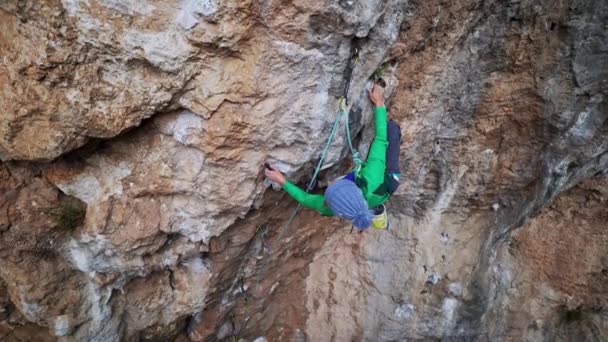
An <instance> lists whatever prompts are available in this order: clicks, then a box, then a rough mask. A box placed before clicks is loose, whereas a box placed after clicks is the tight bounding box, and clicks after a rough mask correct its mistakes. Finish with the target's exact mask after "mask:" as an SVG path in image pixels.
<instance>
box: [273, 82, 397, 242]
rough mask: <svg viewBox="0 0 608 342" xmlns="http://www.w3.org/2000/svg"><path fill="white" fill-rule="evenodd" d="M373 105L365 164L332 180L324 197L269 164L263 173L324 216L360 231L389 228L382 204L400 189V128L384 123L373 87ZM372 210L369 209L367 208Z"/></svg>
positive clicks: (379, 92)
mask: <svg viewBox="0 0 608 342" xmlns="http://www.w3.org/2000/svg"><path fill="white" fill-rule="evenodd" d="M368 93H369V98H370V100H371V102H372V103H373V105H374V112H375V124H376V133H375V136H374V140H373V141H372V145H371V147H370V150H369V155H368V158H367V161H366V162H365V163H364V164H363V166H362V167H361V169H360V170H359V172H355V171H351V172H350V173H348V174H347V175H345V176H343V177H340V178H338V179H337V180H334V181H333V182H331V183H330V184H329V186H328V187H327V189H326V190H325V195H315V194H309V193H307V192H305V191H304V190H302V189H300V188H299V187H298V186H296V185H295V184H293V183H291V182H290V181H288V180H287V179H286V178H285V176H284V175H283V174H282V173H281V172H280V171H279V170H277V168H276V167H274V166H272V165H270V166H269V167H267V168H266V170H265V174H266V177H268V178H269V179H270V180H272V181H273V182H276V183H278V184H279V185H281V187H282V188H283V190H285V191H286V192H287V193H288V194H289V195H290V196H291V197H292V198H293V199H295V200H296V201H298V202H299V203H301V204H302V205H303V206H305V207H308V208H311V209H314V210H316V211H318V212H319V213H321V214H322V215H325V216H334V215H336V216H339V217H341V218H344V219H347V220H349V221H352V223H353V225H354V226H355V227H357V228H358V229H359V230H364V229H367V228H369V226H370V225H371V226H372V227H374V228H376V229H387V228H388V216H387V213H386V206H385V205H384V203H385V202H386V201H387V200H388V199H389V197H390V196H391V195H392V194H393V193H394V192H395V190H397V187H398V186H399V177H400V173H399V148H400V143H401V128H400V127H399V125H398V124H397V123H395V122H394V121H392V120H391V121H389V122H388V124H387V113H386V107H385V106H384V89H383V88H382V87H380V86H379V85H377V84H374V86H373V87H372V89H370V90H369V91H368ZM370 208H371V209H370Z"/></svg>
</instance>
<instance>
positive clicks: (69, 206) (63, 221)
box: [48, 200, 85, 229]
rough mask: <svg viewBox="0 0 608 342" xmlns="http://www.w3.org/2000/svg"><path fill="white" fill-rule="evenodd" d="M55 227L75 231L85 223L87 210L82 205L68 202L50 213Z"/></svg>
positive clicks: (64, 202)
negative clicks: (74, 229)
mask: <svg viewBox="0 0 608 342" xmlns="http://www.w3.org/2000/svg"><path fill="white" fill-rule="evenodd" d="M48 214H49V215H50V216H51V218H52V220H53V222H54V223H55V225H57V226H58V227H60V228H62V229H73V228H76V227H77V226H78V225H80V224H82V222H83V221H84V215H85V208H84V206H83V205H81V204H80V203H75V201H71V200H66V201H63V202H61V204H59V206H58V207H56V208H53V209H51V210H49V211H48Z"/></svg>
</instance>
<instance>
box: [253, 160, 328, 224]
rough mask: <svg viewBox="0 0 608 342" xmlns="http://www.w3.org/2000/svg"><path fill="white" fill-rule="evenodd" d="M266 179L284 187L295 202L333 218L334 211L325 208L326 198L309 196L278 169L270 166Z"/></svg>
mask: <svg viewBox="0 0 608 342" xmlns="http://www.w3.org/2000/svg"><path fill="white" fill-rule="evenodd" d="M264 173H265V174H266V177H268V178H269V179H270V180H271V181H273V182H276V183H278V184H279V185H281V186H282V187H283V190H285V192H287V193H288V194H289V196H291V197H292V198H293V199H294V200H296V201H298V202H299V203H300V204H302V205H303V206H305V207H308V208H310V209H314V210H316V211H318V212H319V213H321V214H322V215H326V216H332V215H333V213H332V211H331V210H330V209H329V208H328V207H327V206H325V197H323V196H322V195H313V194H309V193H307V192H306V191H304V190H302V189H300V188H299V187H298V186H297V185H295V184H293V183H291V182H290V181H288V180H287V179H285V176H284V175H283V174H282V173H281V172H280V171H278V170H277V169H276V168H274V167H272V166H269V167H267V168H266V170H265V171H264Z"/></svg>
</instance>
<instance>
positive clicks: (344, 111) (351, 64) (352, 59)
mask: <svg viewBox="0 0 608 342" xmlns="http://www.w3.org/2000/svg"><path fill="white" fill-rule="evenodd" d="M358 61H359V48H358V47H357V46H356V44H353V45H352V46H351V53H350V56H349V61H348V65H347V66H346V81H345V84H344V92H343V95H342V97H340V100H339V101H338V112H337V113H336V119H335V120H334V123H333V125H332V128H331V131H330V132H329V137H328V138H327V142H326V143H325V147H324V148H323V152H322V153H321V158H320V159H319V162H318V163H317V166H316V167H315V172H314V173H313V176H312V178H311V179H310V181H309V182H308V186H307V187H306V192H310V191H311V190H312V189H313V188H314V186H315V184H316V181H317V177H318V176H319V172H320V171H321V168H322V167H323V163H324V162H325V157H327V153H328V152H329V147H330V146H331V142H332V141H333V139H334V136H335V135H336V132H337V130H338V126H339V124H340V119H341V118H344V126H345V129H346V140H347V141H348V148H349V150H350V153H351V155H352V158H353V161H354V162H355V169H354V171H355V173H357V174H358V173H359V171H360V170H361V166H362V165H363V161H361V158H360V157H359V152H358V151H357V150H356V149H355V148H354V146H353V142H352V138H351V134H350V125H349V119H350V115H349V110H348V108H347V107H348V91H349V89H350V82H351V79H352V73H353V70H354V68H355V65H356V64H357V63H358ZM301 208H302V205H301V204H300V203H298V205H297V206H296V208H295V209H294V211H293V212H292V213H291V216H290V217H289V219H288V220H287V222H286V223H285V225H283V227H282V228H281V230H280V232H279V236H278V239H277V241H279V242H280V241H281V240H282V238H283V235H284V234H285V232H286V231H287V229H288V228H289V226H290V225H291V223H292V222H293V220H294V219H295V218H296V215H297V214H298V212H299V211H300V209H301ZM265 273H266V259H264V263H263V265H262V270H261V272H260V273H258V277H257V280H256V290H257V289H259V285H260V280H261V277H262V276H263V275H264V274H265Z"/></svg>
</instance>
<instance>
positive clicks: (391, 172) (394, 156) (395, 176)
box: [386, 120, 401, 194]
mask: <svg viewBox="0 0 608 342" xmlns="http://www.w3.org/2000/svg"><path fill="white" fill-rule="evenodd" d="M387 130H388V131H387V136H388V148H387V149H386V174H387V176H389V177H387V178H389V181H388V183H387V187H388V191H389V192H390V193H391V194H392V193H393V192H395V191H396V190H397V187H399V177H400V176H401V173H400V171H399V150H400V147H401V127H399V125H398V124H397V123H396V122H395V121H393V120H390V121H389V122H388V127H387Z"/></svg>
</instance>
